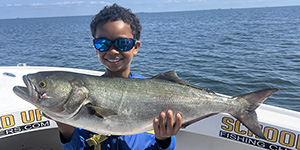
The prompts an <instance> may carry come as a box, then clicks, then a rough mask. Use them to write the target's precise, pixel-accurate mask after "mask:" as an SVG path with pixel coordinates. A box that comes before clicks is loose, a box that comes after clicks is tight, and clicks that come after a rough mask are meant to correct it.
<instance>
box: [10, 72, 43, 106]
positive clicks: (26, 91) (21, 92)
mask: <svg viewBox="0 0 300 150" xmlns="http://www.w3.org/2000/svg"><path fill="white" fill-rule="evenodd" d="M23 81H24V83H25V85H26V87H22V86H15V87H14V88H13V91H14V92H15V94H16V95H18V96H19V97H21V98H22V99H24V100H26V101H29V102H31V103H39V102H40V101H39V97H40V95H41V94H40V93H39V92H38V91H37V88H36V87H35V86H34V84H33V83H32V82H31V81H30V79H29V78H28V76H27V75H24V76H23Z"/></svg>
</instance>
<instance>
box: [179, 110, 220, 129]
mask: <svg viewBox="0 0 300 150" xmlns="http://www.w3.org/2000/svg"><path fill="white" fill-rule="evenodd" d="M216 114H218V113H213V114H208V115H205V116H202V117H199V118H196V119H194V120H191V121H188V122H185V123H183V124H182V126H181V128H186V127H187V126H189V125H190V124H193V123H195V122H197V121H200V120H202V119H205V118H208V117H210V116H213V115H216Z"/></svg>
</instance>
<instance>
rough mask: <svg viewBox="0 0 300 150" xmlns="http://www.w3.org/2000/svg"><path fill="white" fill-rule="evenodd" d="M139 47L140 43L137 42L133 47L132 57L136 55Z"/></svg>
mask: <svg viewBox="0 0 300 150" xmlns="http://www.w3.org/2000/svg"><path fill="white" fill-rule="evenodd" d="M140 46H141V41H137V42H136V44H135V45H134V49H133V54H134V55H136V54H137V53H138V51H139V48H140Z"/></svg>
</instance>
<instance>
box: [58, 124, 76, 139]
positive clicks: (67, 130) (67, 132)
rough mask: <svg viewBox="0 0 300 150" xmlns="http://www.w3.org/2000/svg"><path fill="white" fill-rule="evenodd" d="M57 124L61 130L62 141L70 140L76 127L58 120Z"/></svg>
mask: <svg viewBox="0 0 300 150" xmlns="http://www.w3.org/2000/svg"><path fill="white" fill-rule="evenodd" d="M56 124H57V126H58V129H59V132H60V138H61V141H62V143H67V142H70V141H71V139H72V136H73V133H74V131H75V127H73V126H70V125H67V124H64V123H61V122H56Z"/></svg>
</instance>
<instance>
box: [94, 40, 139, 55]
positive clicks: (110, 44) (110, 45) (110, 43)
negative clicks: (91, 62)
mask: <svg viewBox="0 0 300 150" xmlns="http://www.w3.org/2000/svg"><path fill="white" fill-rule="evenodd" d="M121 39H127V40H128V39H129V40H132V41H133V42H134V44H133V45H132V47H131V48H130V49H126V50H121V49H120V48H119V47H118V46H117V44H116V41H119V40H121ZM96 40H106V41H108V42H109V45H108V48H107V50H99V49H97V48H96V46H95V41H96ZM137 41H138V40H137V39H134V38H119V39H116V40H108V39H105V38H94V39H93V46H94V48H95V49H96V50H98V51H100V52H106V51H109V49H110V48H111V47H112V45H113V44H114V45H115V47H116V50H117V51H121V52H126V51H130V50H131V49H132V48H133V47H134V46H135V45H136V43H137Z"/></svg>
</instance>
